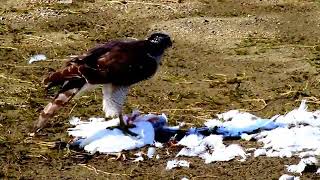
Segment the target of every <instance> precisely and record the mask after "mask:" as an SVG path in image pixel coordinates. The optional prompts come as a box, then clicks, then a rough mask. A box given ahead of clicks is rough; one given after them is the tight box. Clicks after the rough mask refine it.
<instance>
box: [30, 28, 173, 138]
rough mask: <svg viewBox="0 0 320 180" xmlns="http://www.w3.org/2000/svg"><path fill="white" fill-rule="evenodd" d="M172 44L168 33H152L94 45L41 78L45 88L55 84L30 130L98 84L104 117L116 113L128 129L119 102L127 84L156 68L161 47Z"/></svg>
mask: <svg viewBox="0 0 320 180" xmlns="http://www.w3.org/2000/svg"><path fill="white" fill-rule="evenodd" d="M171 46H172V41H171V38H170V36H169V35H167V34H165V33H153V34H151V35H150V36H149V37H148V38H147V39H145V40H114V41H111V42H108V43H105V44H101V45H98V46H97V47H94V48H92V49H90V50H88V51H87V52H86V53H85V54H83V55H80V56H78V57H76V58H73V59H71V60H69V61H68V62H67V64H66V65H65V66H64V67H63V68H61V69H59V70H57V71H56V72H53V73H51V74H50V75H49V76H48V77H46V78H45V79H44V83H45V84H46V85H47V87H46V88H47V89H50V88H52V87H54V86H58V87H60V88H59V91H58V93H57V94H56V96H55V97H54V99H53V100H52V101H51V102H50V103H49V104H48V105H47V106H46V107H45V108H44V109H43V110H42V111H41V113H40V115H39V119H38V120H37V121H36V122H35V125H34V133H35V132H37V131H39V130H40V129H42V128H43V127H44V126H45V124H46V122H47V121H48V119H50V118H52V117H53V116H54V114H55V113H56V111H58V110H59V109H60V108H62V107H63V106H64V105H65V104H67V103H68V102H69V101H70V100H71V99H72V98H73V97H74V96H75V95H78V94H80V93H81V92H83V91H85V90H87V89H88V88H90V87H95V86H97V85H99V84H102V85H103V87H102V92H103V110H104V112H105V115H106V117H118V118H119V120H120V124H119V127H118V128H119V129H121V130H122V131H123V132H124V133H126V134H130V135H134V133H132V132H130V131H129V128H130V127H129V126H130V125H127V124H126V123H125V122H124V120H123V116H122V106H123V104H124V101H125V99H126V96H127V94H128V90H129V87H130V86H131V85H133V84H136V83H138V82H140V81H143V80H146V79H149V78H150V77H152V76H153V75H154V74H155V73H156V71H157V69H158V68H159V65H160V62H161V58H162V56H163V54H164V51H165V50H166V49H167V48H169V47H171Z"/></svg>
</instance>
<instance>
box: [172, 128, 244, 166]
mask: <svg viewBox="0 0 320 180" xmlns="http://www.w3.org/2000/svg"><path fill="white" fill-rule="evenodd" d="M178 144H180V145H183V146H185V147H184V148H182V149H181V150H180V152H179V153H178V154H177V157H178V156H198V157H201V158H202V159H204V160H205V163H211V162H215V161H230V160H232V159H234V158H236V157H241V158H242V159H244V160H245V159H246V156H247V154H246V153H245V151H244V150H243V148H242V147H241V146H239V145H237V144H231V145H229V146H227V147H226V146H225V145H224V144H223V137H222V136H221V135H210V136H208V137H203V136H201V135H195V134H192V135H189V136H186V137H184V138H183V139H181V141H179V143H178Z"/></svg>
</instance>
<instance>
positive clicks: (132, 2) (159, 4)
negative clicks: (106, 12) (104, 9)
mask: <svg viewBox="0 0 320 180" xmlns="http://www.w3.org/2000/svg"><path fill="white" fill-rule="evenodd" d="M107 2H108V3H118V4H128V3H131V4H142V5H150V6H160V7H165V8H168V9H171V10H173V11H174V12H176V11H177V10H176V9H175V8H173V7H171V6H169V5H165V4H161V3H151V2H140V1H125V0H123V1H107Z"/></svg>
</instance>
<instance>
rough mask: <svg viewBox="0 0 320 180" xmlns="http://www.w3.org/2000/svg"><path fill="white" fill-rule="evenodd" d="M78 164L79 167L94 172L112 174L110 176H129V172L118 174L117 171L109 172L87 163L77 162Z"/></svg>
mask: <svg viewBox="0 0 320 180" xmlns="http://www.w3.org/2000/svg"><path fill="white" fill-rule="evenodd" d="M78 165H79V166H81V167H85V168H87V169H89V170H90V171H94V172H95V173H96V174H99V173H102V174H106V175H112V176H129V174H118V173H110V172H106V171H102V170H99V169H97V168H95V167H93V166H91V165H88V164H78Z"/></svg>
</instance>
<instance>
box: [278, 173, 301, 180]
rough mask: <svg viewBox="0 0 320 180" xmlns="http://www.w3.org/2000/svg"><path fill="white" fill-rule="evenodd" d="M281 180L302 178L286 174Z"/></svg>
mask: <svg viewBox="0 0 320 180" xmlns="http://www.w3.org/2000/svg"><path fill="white" fill-rule="evenodd" d="M279 180H300V177H296V176H291V175H288V174H284V175H282V176H281V177H280V178H279Z"/></svg>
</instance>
